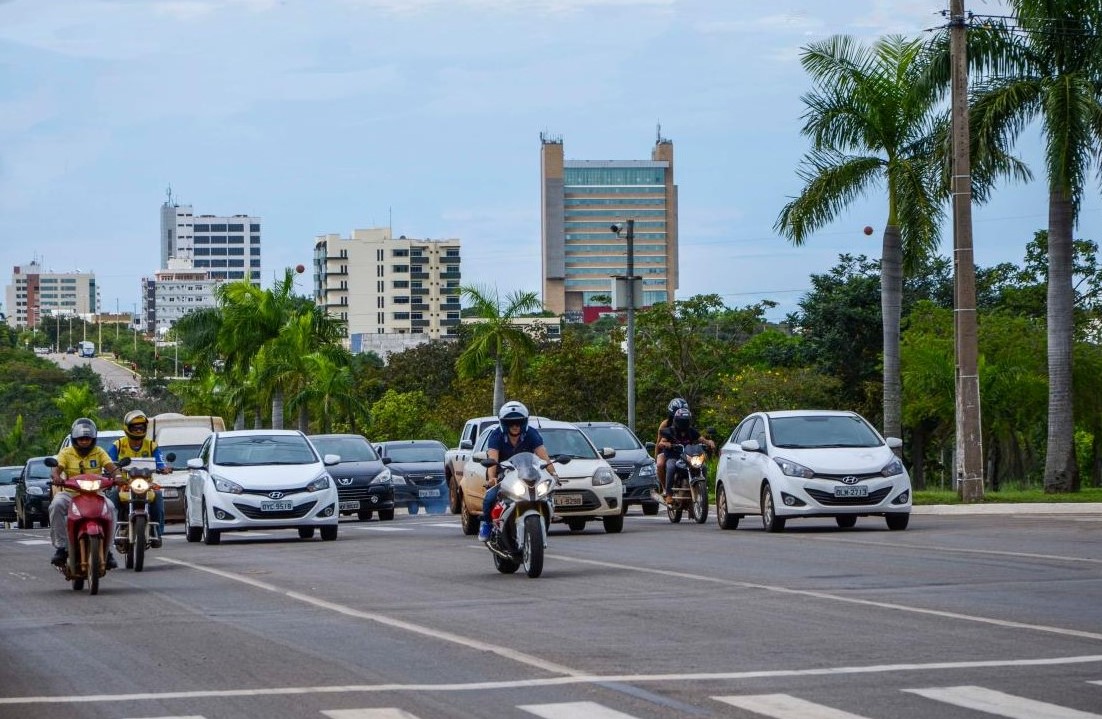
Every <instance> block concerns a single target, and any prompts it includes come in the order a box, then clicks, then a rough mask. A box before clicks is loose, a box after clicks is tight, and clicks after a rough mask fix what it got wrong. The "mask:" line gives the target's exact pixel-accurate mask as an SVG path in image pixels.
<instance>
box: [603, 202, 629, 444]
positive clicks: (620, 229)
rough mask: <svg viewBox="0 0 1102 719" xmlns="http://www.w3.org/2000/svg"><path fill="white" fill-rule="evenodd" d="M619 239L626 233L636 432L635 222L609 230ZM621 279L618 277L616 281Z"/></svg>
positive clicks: (613, 226) (627, 293) (626, 279)
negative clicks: (621, 234)
mask: <svg viewBox="0 0 1102 719" xmlns="http://www.w3.org/2000/svg"><path fill="white" fill-rule="evenodd" d="M608 229H609V230H611V231H612V234H614V235H616V236H617V237H619V236H620V233H621V232H623V233H624V239H626V240H627V250H628V256H627V276H626V277H624V278H623V279H624V281H625V282H626V284H627V292H626V296H627V313H628V427H629V428H631V431H632V432H634V431H635V279H636V278H635V220H625V221H624V224H623V225H619V224H615V225H612V226H611V227H609V228H608ZM620 279H621V278H619V277H617V278H616V280H620Z"/></svg>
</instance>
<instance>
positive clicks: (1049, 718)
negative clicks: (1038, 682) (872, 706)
mask: <svg viewBox="0 0 1102 719" xmlns="http://www.w3.org/2000/svg"><path fill="white" fill-rule="evenodd" d="M903 691H905V692H910V693H911V694H918V695H919V696H923V697H926V698H927V699H933V700H935V701H939V702H944V703H946V704H952V705H954V706H958V707H964V708H965V709H974V710H976V711H981V712H987V713H988V714H994V715H996V716H1001V717H1008V719H1099V717H1102V714H1092V713H1091V712H1084V711H1079V710H1078V709H1067V708H1065V707H1062V706H1058V705H1056V704H1049V703H1048V702H1039V701H1034V700H1033V699H1026V698H1024V697H1016V696H1014V695H1013V694H1004V693H1003V692H997V691H995V690H993V689H985V688H983V687H975V686H961V687H934V688H931V689H904V690H903Z"/></svg>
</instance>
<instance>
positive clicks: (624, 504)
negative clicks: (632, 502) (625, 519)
mask: <svg viewBox="0 0 1102 719" xmlns="http://www.w3.org/2000/svg"><path fill="white" fill-rule="evenodd" d="M628 506H629V505H628V503H627V502H624V501H622V500H621V502H620V516H621V517H622V516H624V515H625V514H627V513H628Z"/></svg>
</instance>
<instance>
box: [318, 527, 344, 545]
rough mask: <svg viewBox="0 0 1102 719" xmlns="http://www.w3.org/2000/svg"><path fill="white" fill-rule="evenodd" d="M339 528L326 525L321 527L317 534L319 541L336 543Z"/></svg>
mask: <svg viewBox="0 0 1102 719" xmlns="http://www.w3.org/2000/svg"><path fill="white" fill-rule="evenodd" d="M339 528H340V527H339V525H336V524H327V525H325V526H324V527H322V528H321V529H320V530H319V534H321V541H323V542H334V541H336V539H337V530H338V529H339Z"/></svg>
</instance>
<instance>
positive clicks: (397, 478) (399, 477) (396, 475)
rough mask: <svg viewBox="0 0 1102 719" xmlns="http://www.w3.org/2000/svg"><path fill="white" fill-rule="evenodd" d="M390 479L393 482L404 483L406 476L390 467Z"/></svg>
mask: <svg viewBox="0 0 1102 719" xmlns="http://www.w3.org/2000/svg"><path fill="white" fill-rule="evenodd" d="M390 481H391V482H393V483H394V484H405V483H406V478H405V475H403V474H402V473H401V472H395V471H394V470H393V469H392V470H390Z"/></svg>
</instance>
